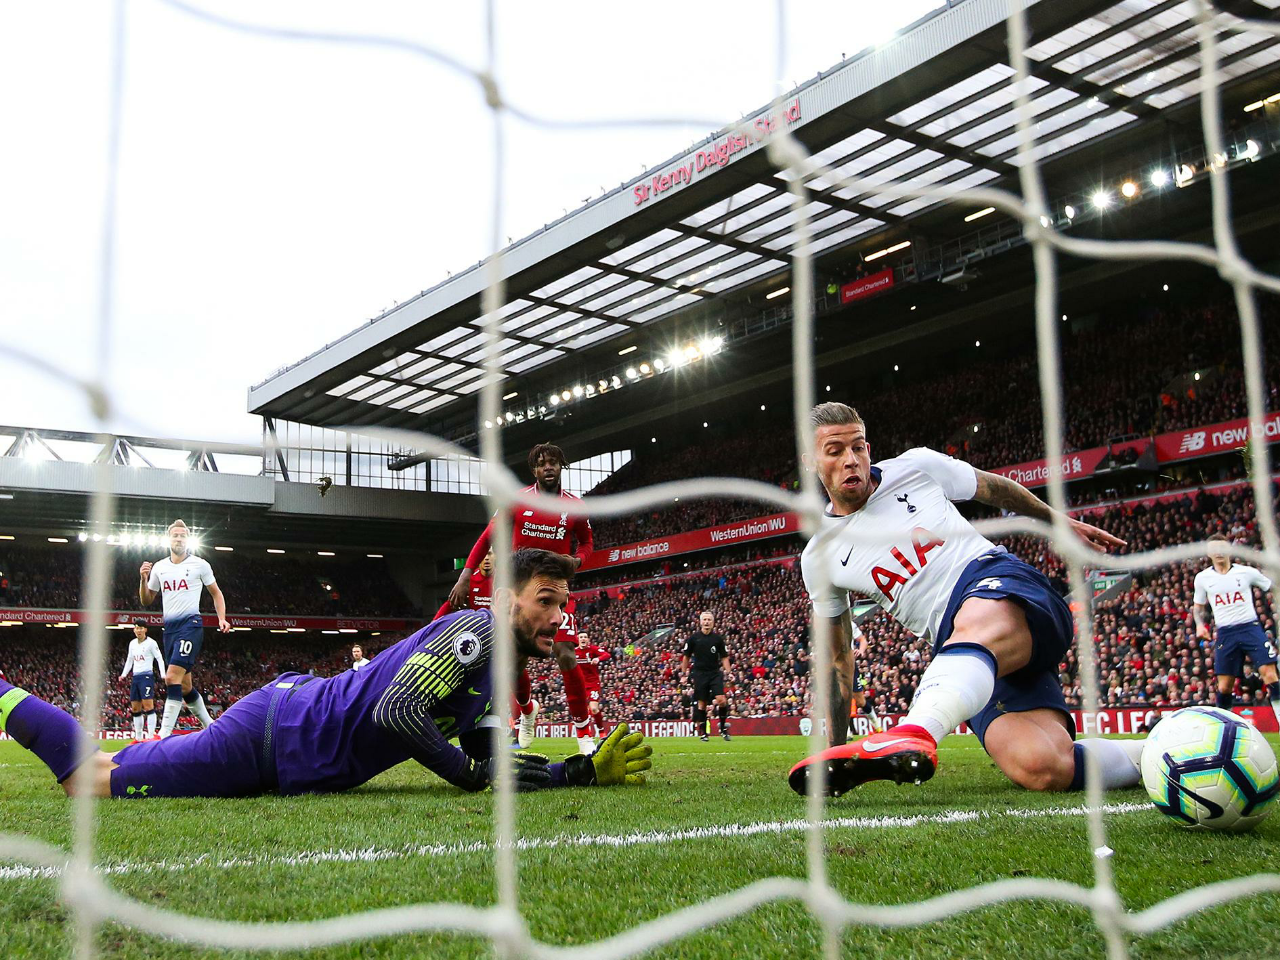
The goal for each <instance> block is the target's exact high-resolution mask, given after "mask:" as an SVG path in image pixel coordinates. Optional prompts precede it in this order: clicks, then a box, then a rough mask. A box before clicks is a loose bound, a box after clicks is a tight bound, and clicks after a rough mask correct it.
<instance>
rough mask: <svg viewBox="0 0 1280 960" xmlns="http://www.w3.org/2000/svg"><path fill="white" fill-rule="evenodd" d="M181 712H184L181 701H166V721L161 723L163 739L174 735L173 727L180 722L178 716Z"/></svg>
mask: <svg viewBox="0 0 1280 960" xmlns="http://www.w3.org/2000/svg"><path fill="white" fill-rule="evenodd" d="M181 712H182V701H181V700H170V699H168V698H166V699H165V701H164V720H162V721H161V723H160V736H161V738H162V739H163V738H164V737H167V736H169V734H171V733H173V725H174V724H175V723H177V722H178V714H180V713H181Z"/></svg>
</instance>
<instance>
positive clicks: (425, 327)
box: [249, 0, 1280, 433]
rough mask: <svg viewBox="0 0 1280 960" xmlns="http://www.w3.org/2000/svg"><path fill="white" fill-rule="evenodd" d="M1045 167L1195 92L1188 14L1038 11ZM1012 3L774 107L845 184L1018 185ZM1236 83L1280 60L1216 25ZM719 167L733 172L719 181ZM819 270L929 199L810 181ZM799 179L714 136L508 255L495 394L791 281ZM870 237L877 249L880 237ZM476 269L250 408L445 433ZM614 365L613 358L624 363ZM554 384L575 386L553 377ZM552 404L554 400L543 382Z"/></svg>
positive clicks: (469, 338)
mask: <svg viewBox="0 0 1280 960" xmlns="http://www.w3.org/2000/svg"><path fill="white" fill-rule="evenodd" d="M1218 6H1219V9H1220V11H1221V12H1222V17H1223V20H1224V21H1226V22H1234V23H1238V22H1239V17H1240V16H1247V17H1251V18H1265V19H1274V18H1275V16H1276V15H1275V13H1274V12H1273V11H1274V10H1275V8H1277V7H1280V0H1235V2H1231V0H1228V2H1225V3H1220V4H1219V5H1218ZM1028 8H1029V21H1030V24H1031V28H1032V41H1033V43H1032V46H1031V47H1030V48H1029V50H1028V54H1029V58H1030V60H1031V63H1032V68H1031V72H1032V75H1033V79H1032V85H1033V87H1034V91H1033V93H1032V98H1033V105H1034V109H1035V111H1036V122H1037V136H1038V138H1039V139H1038V146H1037V153H1038V156H1040V157H1042V158H1045V159H1046V161H1047V162H1048V163H1049V164H1050V169H1052V164H1053V162H1054V161H1059V162H1060V161H1061V160H1062V159H1063V158H1064V157H1065V155H1066V154H1067V153H1069V152H1073V151H1076V150H1078V149H1080V148H1082V147H1087V146H1090V145H1094V144H1096V143H1098V142H1099V141H1100V140H1101V139H1102V138H1107V137H1109V136H1112V135H1114V134H1116V132H1117V131H1119V130H1121V129H1122V128H1126V127H1128V126H1130V125H1132V124H1135V123H1137V122H1139V121H1144V120H1147V119H1150V118H1154V117H1159V116H1162V115H1164V114H1165V112H1166V111H1170V112H1172V111H1175V110H1177V108H1178V107H1179V105H1183V106H1185V105H1186V104H1188V103H1189V102H1190V101H1191V99H1192V98H1194V97H1195V96H1196V93H1197V91H1198V75H1199V70H1200V56H1199V47H1198V45H1197V43H1196V37H1195V28H1194V24H1193V21H1192V19H1191V17H1192V13H1193V11H1194V4H1193V3H1191V2H1189V0H1120V2H1097V0H1029V2H1028ZM1006 13H1007V4H1006V2H1005V0H963V2H954V3H952V4H950V5H949V6H948V8H946V9H943V10H940V11H938V12H936V13H934V14H932V15H931V16H929V17H927V18H925V19H924V20H922V21H920V22H918V23H917V24H915V25H913V26H912V27H911V28H909V29H908V30H907V31H905V32H904V33H903V34H901V35H900V36H898V37H896V38H895V39H894V40H892V41H890V42H889V43H887V44H884V45H882V46H881V47H879V48H877V49H874V50H870V51H865V52H864V53H862V54H860V55H858V56H856V57H854V58H852V59H849V60H847V61H845V62H843V63H841V64H839V65H838V66H836V67H835V68H833V69H832V70H829V71H827V72H825V73H822V74H819V75H818V76H817V77H816V78H814V79H813V80H810V81H808V82H807V83H805V84H802V85H801V86H800V87H798V88H797V89H796V90H794V91H793V92H792V93H791V94H790V95H788V96H787V97H785V98H783V101H782V116H780V117H779V116H773V108H772V107H766V108H764V109H762V110H760V111H758V112H757V113H756V114H754V115H753V117H752V119H753V120H754V122H755V123H757V124H767V123H769V122H775V123H783V124H786V125H787V126H788V127H789V129H790V130H791V132H792V133H794V134H795V135H796V136H797V137H798V138H799V139H800V140H802V141H803V142H804V143H805V145H806V146H807V148H808V149H809V150H810V151H811V152H813V153H814V154H816V156H817V157H818V158H819V159H820V160H822V161H823V162H824V163H826V164H827V165H829V166H831V167H833V168H835V169H837V170H838V171H840V172H841V173H843V174H846V175H847V174H858V175H860V176H875V177H877V178H881V179H890V178H895V179H903V178H910V179H912V180H914V181H916V182H920V183H946V184H951V185H956V186H972V185H978V184H996V183H998V182H1000V181H1001V180H1002V179H1003V178H1011V177H1013V176H1014V175H1016V171H1017V165H1018V158H1017V157H1016V156H1015V149H1016V136H1015V133H1014V131H1013V122H1014V121H1013V113H1012V110H1011V108H1010V104H1011V100H1012V97H1013V91H1012V87H1011V78H1012V75H1013V71H1012V70H1011V69H1010V68H1009V67H1008V66H1007V65H1006V64H1005V63H1004V61H1005V60H1006V59H1007V52H1006V49H1005V34H1004V31H1005V26H1004V18H1005V15H1006ZM1218 35H1219V40H1220V42H1221V44H1220V57H1221V60H1220V68H1221V73H1222V75H1223V77H1224V78H1225V80H1226V81H1227V83H1228V84H1229V83H1231V82H1233V81H1241V80H1246V79H1249V78H1256V77H1258V76H1259V75H1261V74H1263V73H1266V72H1269V71H1273V70H1274V69H1275V67H1276V65H1277V63H1280V37H1276V36H1274V35H1271V34H1266V33H1261V32H1250V31H1244V32H1238V33H1237V32H1230V31H1227V30H1225V29H1220V30H1219V32H1218ZM721 161H724V162H723V163H721ZM808 186H809V189H810V190H811V191H812V197H813V200H812V203H811V205H810V207H809V215H810V218H811V223H812V226H813V229H814V231H815V236H814V242H813V247H814V250H815V251H816V252H818V253H819V256H820V257H821V256H823V255H830V254H832V253H833V252H834V251H837V250H840V249H842V248H844V247H847V246H849V245H851V244H860V245H863V246H866V249H867V250H868V251H870V250H872V249H874V245H878V244H880V243H882V242H884V243H887V242H891V241H892V240H893V239H896V238H895V237H894V236H893V234H894V233H895V231H896V232H897V233H898V234H899V235H904V234H905V230H906V228H905V226H904V225H905V224H906V223H907V222H908V221H912V220H913V219H915V218H918V217H920V216H921V215H923V214H924V213H925V211H926V209H927V208H929V207H930V206H934V207H936V206H937V205H936V204H931V203H930V202H928V201H924V200H897V199H891V198H889V197H887V196H884V195H882V194H877V193H875V192H874V191H868V192H855V191H852V190H848V189H843V188H840V187H839V186H838V185H837V184H833V183H829V182H827V181H826V180H824V179H822V178H815V179H812V180H811V181H810V182H809V183H808ZM785 191H786V181H785V179H784V178H783V176H781V175H779V174H777V173H776V172H775V171H774V170H773V168H772V167H771V166H770V165H769V163H768V162H767V159H766V157H765V155H764V151H763V149H762V148H761V147H760V146H759V145H758V143H757V142H756V141H754V140H752V139H751V138H738V137H737V136H736V135H735V134H733V133H732V132H730V131H728V130H722V131H719V132H718V133H716V134H713V135H712V136H710V137H708V138H707V139H706V140H704V141H703V142H701V143H699V144H696V145H695V146H694V147H693V148H691V149H690V150H689V151H688V152H686V153H685V154H683V155H680V156H677V157H674V158H672V159H671V160H668V161H666V162H665V163H662V164H660V165H658V166H656V167H654V168H652V169H651V170H649V171H648V172H647V173H646V174H645V175H644V176H642V177H640V178H637V179H636V180H634V181H632V182H630V183H627V184H625V185H623V186H621V187H619V188H618V189H616V190H614V191H613V192H611V193H609V194H607V195H606V196H604V197H602V198H600V199H598V200H596V201H594V202H592V203H589V204H587V205H586V206H584V207H582V208H581V209H579V210H576V211H574V212H573V213H571V214H569V215H568V216H566V217H564V218H562V219H560V220H558V221H556V222H555V223H552V224H550V225H548V226H547V227H545V228H544V229H543V230H541V231H539V232H538V233H536V234H534V235H532V236H530V237H527V238H525V239H523V240H521V241H519V242H517V243H515V244H513V245H512V246H510V247H508V248H507V249H506V251H504V259H503V273H504V275H505V278H506V281H507V296H508V301H509V302H508V303H507V304H506V306H504V307H503V308H502V311H501V317H502V331H503V334H504V339H503V341H502V350H503V353H502V366H503V370H504V379H505V378H513V379H515V380H516V382H518V383H521V384H528V383H530V382H531V381H532V378H534V377H535V375H536V376H537V377H538V378H540V379H544V380H546V381H547V382H548V383H549V382H550V380H551V379H552V378H553V376H554V375H556V372H557V370H559V369H560V368H564V367H574V368H575V372H574V373H572V374H568V375H569V376H578V373H577V370H576V368H577V367H580V366H581V365H582V364H581V358H582V357H584V356H587V355H589V354H590V353H591V352H592V351H595V352H596V353H597V354H598V353H600V352H601V351H602V349H608V351H609V355H610V356H613V349H612V348H616V347H618V346H623V345H625V344H630V343H632V342H634V341H635V340H637V339H645V340H652V338H653V337H654V336H655V335H657V334H659V332H660V331H667V330H670V329H672V328H674V327H675V326H677V325H678V324H679V323H680V322H681V319H682V318H683V317H686V316H687V315H689V314H690V313H691V312H696V311H697V310H698V308H699V306H700V305H702V304H704V303H707V302H709V301H724V300H732V299H734V298H735V297H738V298H745V297H746V296H748V295H749V294H750V292H752V291H756V292H759V291H760V290H761V286H762V284H763V283H767V281H768V280H769V278H771V277H773V276H775V275H778V274H782V273H783V272H785V271H786V270H787V269H788V265H789V264H788V257H789V255H790V251H791V248H792V246H793V244H794V242H795V235H794V233H793V231H792V224H793V221H794V219H795V214H794V213H793V212H792V211H791V209H790V206H789V199H788V196H787V194H786V192H785ZM873 239H874V241H875V243H874V245H873V243H872V241H873ZM484 284H485V271H484V270H483V269H482V268H481V265H477V266H475V267H472V268H471V269H469V270H467V271H465V272H463V273H460V274H457V275H454V276H452V277H451V278H450V279H449V280H447V281H446V282H444V283H442V284H439V285H438V286H436V287H434V288H432V289H430V290H427V291H425V292H423V293H422V294H421V295H420V296H418V297H416V298H414V299H413V300H411V301H409V302H407V303H404V304H401V305H399V306H397V307H396V308H395V309H393V310H391V311H389V312H387V313H386V314H384V315H382V316H381V317H379V318H377V319H376V320H374V321H372V322H370V323H368V324H366V325H365V326H363V327H361V328H359V329H358V330H355V331H353V332H352V333H350V334H348V335H347V336H346V337H344V338H342V339H340V340H338V341H336V342H334V343H332V344H329V345H328V346H326V347H325V348H324V349H322V350H320V351H318V352H317V353H315V354H313V355H311V356H310V357H308V358H306V359H305V360H303V361H301V362H299V363H297V364H294V365H293V366H291V367H288V368H286V369H284V370H282V371H281V372H280V373H278V374H276V375H275V376H273V377H272V378H271V379H269V380H267V381H266V382H264V383H262V384H259V385H258V386H256V387H254V388H252V389H251V390H250V392H249V410H250V412H253V413H258V414H262V415H264V416H275V417H280V418H284V419H288V420H295V421H300V422H303V423H311V424H317V425H321V426H339V425H364V424H377V425H387V426H412V427H419V428H426V429H431V430H432V431H433V432H437V433H446V432H447V431H446V430H444V429H441V427H442V425H444V424H446V423H448V422H450V421H451V422H453V423H454V424H456V423H458V422H459V421H460V419H461V418H470V419H471V422H472V424H473V425H474V416H475V397H474V396H473V395H474V394H475V393H476V392H477V391H479V389H480V388H481V385H482V382H483V370H482V368H481V356H482V353H481V344H482V341H483V334H482V332H481V330H480V306H479V298H480V294H481V292H482V290H483V287H484ZM615 359H616V358H615ZM562 376H563V375H562ZM550 386H551V387H552V388H554V384H550Z"/></svg>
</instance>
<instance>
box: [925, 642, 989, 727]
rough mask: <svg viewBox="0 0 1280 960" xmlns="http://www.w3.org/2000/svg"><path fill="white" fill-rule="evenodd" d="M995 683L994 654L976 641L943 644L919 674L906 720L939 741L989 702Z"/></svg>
mask: <svg viewBox="0 0 1280 960" xmlns="http://www.w3.org/2000/svg"><path fill="white" fill-rule="evenodd" d="M995 685H996V666H995V657H993V656H991V654H989V653H987V652H986V651H985V650H983V651H982V652H979V648H977V647H975V645H974V644H964V645H961V644H956V645H955V646H951V647H943V648H942V650H941V651H940V652H939V653H938V655H937V656H936V657H934V658H933V663H931V664H929V669H927V670H926V671H925V672H924V676H923V677H921V678H920V687H919V689H917V690H916V695H915V697H914V698H913V699H912V701H911V709H910V710H909V711H908V712H907V719H906V722H907V723H913V724H915V725H917V726H920V727H924V728H925V729H926V730H928V731H929V735H930V736H931V737H933V739H934V742H940V741H941V740H942V738H943V737H945V736H946V735H947V734H949V733H950V732H951V731H952V730H954V729H955V728H956V727H958V726H959V725H960V724H961V723H963V722H964V721H965V720H968V719H969V718H970V717H972V716H973V715H974V714H976V713H977V712H978V711H979V710H981V709H982V708H983V707H985V706H986V705H987V701H989V700H990V699H991V691H992V690H993V689H995Z"/></svg>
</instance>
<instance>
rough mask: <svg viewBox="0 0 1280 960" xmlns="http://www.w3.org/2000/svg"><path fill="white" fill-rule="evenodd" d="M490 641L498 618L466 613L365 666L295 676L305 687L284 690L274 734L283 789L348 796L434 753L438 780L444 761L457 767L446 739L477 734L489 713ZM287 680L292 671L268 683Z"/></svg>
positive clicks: (424, 630)
mask: <svg viewBox="0 0 1280 960" xmlns="http://www.w3.org/2000/svg"><path fill="white" fill-rule="evenodd" d="M492 645H493V616H492V614H490V613H489V611H488V610H466V611H460V612H459V613H456V614H452V615H450V616H447V617H442V618H441V619H439V620H435V621H433V622H432V623H430V624H428V625H427V626H425V627H423V628H422V629H421V630H419V631H418V632H417V633H414V634H412V635H410V636H408V637H406V638H405V639H403V640H401V641H400V642H399V643H397V644H395V645H394V646H392V647H389V648H388V649H386V650H384V651H383V652H382V653H380V654H378V655H377V656H376V657H374V658H373V660H372V661H370V663H369V665H368V666H366V667H363V668H361V669H360V670H347V671H346V672H345V673H342V674H339V675H338V676H336V677H327V678H321V679H316V680H311V681H306V678H305V677H303V676H300V675H293V676H296V677H297V681H303V682H301V683H297V681H293V682H295V683H297V685H296V686H295V687H292V688H286V689H287V690H288V693H287V695H286V696H285V697H283V698H282V699H281V700H279V702H278V706H277V707H276V716H275V717H274V718H272V719H271V720H270V721H269V730H268V736H269V737H270V748H271V751H272V752H273V753H274V755H275V769H276V774H277V776H278V778H279V791H280V793H282V794H291V793H311V792H328V791H336V790H346V789H348V788H350V787H354V786H357V785H358V784H361V783H364V782H365V781H366V780H369V779H370V778H372V777H374V776H377V775H378V774H379V773H381V772H382V771H384V770H387V769H389V768H390V767H393V766H395V765H396V764H398V763H402V762H404V761H405V760H408V759H410V758H414V759H418V760H420V761H422V762H424V763H426V762H427V755H428V754H429V755H430V756H431V758H432V761H433V762H431V763H429V764H428V765H429V766H431V768H432V769H434V770H435V771H436V772H437V773H440V774H441V775H442V776H445V775H446V771H445V770H443V769H440V768H439V766H438V764H440V763H442V762H443V763H444V764H445V765H446V766H450V765H455V766H461V763H462V762H463V759H464V758H463V756H462V754H461V752H460V751H457V750H455V749H453V748H452V747H448V745H447V744H445V743H443V740H444V738H451V737H456V736H458V735H459V734H463V733H466V732H468V731H471V730H474V729H476V728H477V726H478V725H479V721H480V719H481V718H482V717H484V716H485V714H487V713H488V712H489V708H490V705H491V700H492V691H493V687H492V678H491V677H490V670H489V667H490V663H489V661H490V653H491V650H492ZM290 682H291V679H290V675H288V674H286V675H285V676H283V677H280V678H277V680H276V681H275V683H274V684H272V687H276V686H278V685H279V684H281V683H285V684H287V683H290ZM428 728H429V729H428ZM441 747H443V748H447V754H448V755H447V756H442V755H441V752H440V749H439V748H441ZM455 761H456V762H455ZM446 778H447V777H446Z"/></svg>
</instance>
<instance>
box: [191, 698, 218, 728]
mask: <svg viewBox="0 0 1280 960" xmlns="http://www.w3.org/2000/svg"><path fill="white" fill-rule="evenodd" d="M187 708H188V709H189V710H190V711H191V712H192V713H194V714H195V715H196V719H197V720H199V721H200V723H201V724H203V725H204V726H205V727H208V726H209V724H211V723H213V717H211V716H209V711H208V710H207V709H206V708H205V705H204V697H202V696H201V695H200V694H198V693H197V694H196V698H195V699H194V700H192V701H191V702H190V703H188V704H187Z"/></svg>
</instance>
